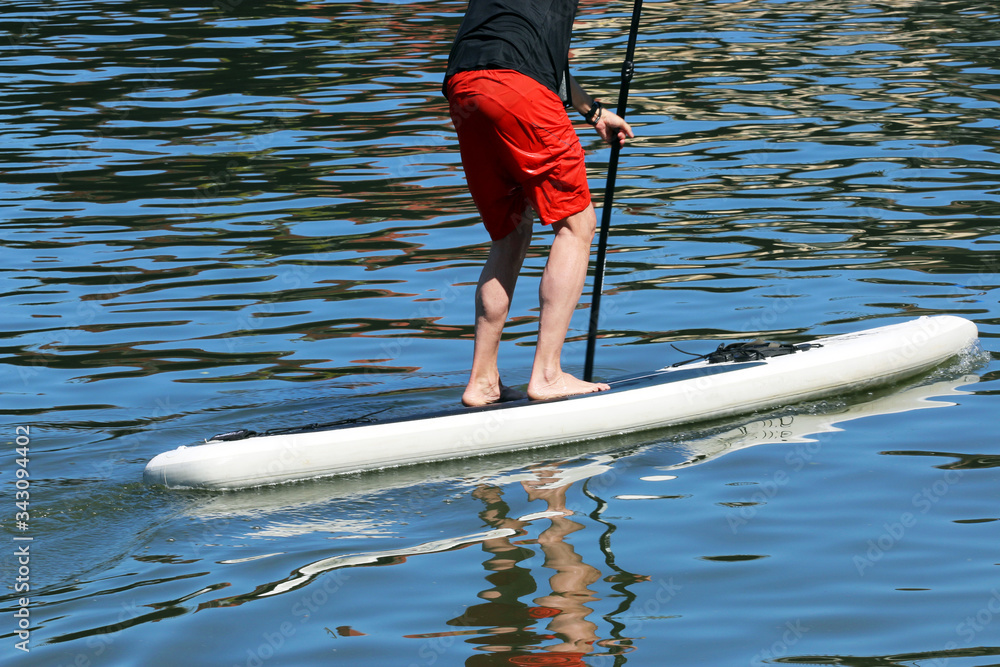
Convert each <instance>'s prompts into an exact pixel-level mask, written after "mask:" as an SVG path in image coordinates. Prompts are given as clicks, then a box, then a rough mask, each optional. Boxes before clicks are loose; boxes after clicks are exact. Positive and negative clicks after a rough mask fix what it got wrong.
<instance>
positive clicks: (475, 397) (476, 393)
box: [462, 382, 528, 408]
mask: <svg viewBox="0 0 1000 667" xmlns="http://www.w3.org/2000/svg"><path fill="white" fill-rule="evenodd" d="M527 397H528V395H527V394H525V393H524V392H523V391H519V390H517V389H514V388H513V387H508V386H506V385H505V384H503V383H502V382H501V383H500V388H499V390H494V389H493V388H487V389H485V390H483V389H480V388H476V387H473V386H472V385H471V384H470V385H469V386H468V387H466V388H465V393H464V394H462V405H464V406H466V407H470V408H474V407H481V406H483V405H490V404H492V403H506V402H507V401H519V400H521V399H523V398H527Z"/></svg>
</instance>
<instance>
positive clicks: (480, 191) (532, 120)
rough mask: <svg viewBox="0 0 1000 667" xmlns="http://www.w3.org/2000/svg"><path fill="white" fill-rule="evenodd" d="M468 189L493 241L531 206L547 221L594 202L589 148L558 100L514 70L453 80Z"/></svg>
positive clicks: (450, 84)
mask: <svg viewBox="0 0 1000 667" xmlns="http://www.w3.org/2000/svg"><path fill="white" fill-rule="evenodd" d="M448 101H449V104H450V111H451V119H452V121H453V122H454V123H455V130H456V131H457V132H458V143H459V146H460V148H461V151H462V165H463V166H464V167H465V178H466V180H467V181H468V184H469V192H471V193H472V199H473V201H475V202H476V206H477V207H478V208H479V215H480V216H482V218H483V223H485V225H486V229H487V231H489V233H490V238H492V239H493V240H494V241H497V240H500V239H502V238H503V237H505V236H507V235H508V234H509V233H510V232H512V231H513V230H514V228H515V227H517V225H518V224H519V223H520V222H521V217H522V215H523V213H524V210H525V206H526V205H527V204H530V205H531V207H532V208H533V209H534V210H535V212H536V213H537V214H538V218H539V219H540V220H541V221H542V223H543V224H546V225H549V224H552V223H553V222H557V221H559V220H563V219H564V218H568V217H569V216H571V215H573V214H575V213H579V212H580V211H582V210H584V209H585V208H587V206H588V205H589V204H590V188H589V187H588V185H587V171H586V168H585V166H584V162H583V160H584V156H583V147H581V146H580V139H579V138H578V137H577V136H576V131H575V130H574V129H573V124H572V123H571V122H570V120H569V117H568V116H567V115H566V109H565V108H564V107H563V104H562V102H561V101H560V100H559V96H558V95H556V94H555V93H553V92H552V91H551V90H549V89H548V88H546V87H545V86H543V85H542V84H541V83H539V82H537V81H535V80H534V79H532V78H531V77H529V76H525V75H524V74H520V73H519V72H515V71H513V70H477V71H471V72H459V73H458V74H455V75H454V76H452V77H451V78H450V79H449V80H448Z"/></svg>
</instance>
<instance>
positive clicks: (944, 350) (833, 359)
mask: <svg viewBox="0 0 1000 667" xmlns="http://www.w3.org/2000/svg"><path fill="white" fill-rule="evenodd" d="M977 336H978V332H977V330H976V326H975V324H973V323H972V322H970V321H968V320H966V319H963V318H960V317H955V316H951V315H941V316H933V317H921V318H918V319H915V320H910V321H907V322H902V323H899V324H891V325H888V326H883V327H878V328H874V329H868V330H864V331H859V332H856V333H850V334H842V335H838V336H831V337H827V338H821V339H817V340H815V341H811V342H810V343H808V344H802V345H799V346H797V347H798V348H799V349H797V351H795V352H793V353H790V354H784V355H781V356H772V357H767V358H755V359H751V360H747V361H722V362H716V363H712V362H710V361H709V360H699V361H695V362H693V363H687V364H683V365H679V366H671V367H667V368H663V369H660V370H658V371H653V372H650V373H646V374H642V375H637V376H631V377H627V378H622V379H620V380H612V381H609V384H611V386H612V388H611V390H610V391H605V392H600V393H596V394H587V395H584V396H575V397H572V398H567V399H561V400H555V401H528V400H524V401H514V402H510V403H501V404H498V405H493V406H488V407H486V408H460V409H456V410H451V411H447V412H441V413H435V414H430V415H424V416H417V417H412V418H407V419H396V420H386V421H384V422H375V423H359V424H344V425H340V426H337V427H333V428H330V429H327V430H315V431H307V432H291V433H280V434H274V435H256V436H254V437H245V438H242V439H237V440H231V441H226V440H210V441H208V442H206V443H205V444H201V445H195V446H190V447H179V448H178V449H175V450H172V451H169V452H164V453H163V454H160V455H158V456H156V457H155V458H153V459H152V460H151V461H150V462H149V463H148V464H147V465H146V469H145V473H144V479H145V481H146V482H147V483H151V484H163V485H166V486H168V487H171V488H204V489H239V488H246V487H253V486H263V485H268V484H279V483H282V482H291V481H298V480H304V479H312V478H317V477H327V476H332V475H341V474H347V473H355V472H361V471H366V470H375V469H381V468H388V467H394V466H403V465H412V464H416V463H424V462H429V461H439V460H445V459H456V458H463V457H470V456H480V455H485V454H494V453H499V452H506V451H513V450H517V449H528V448H534V447H544V446H549V445H555V444H561V443H567V442H574V441H580V440H588V439H593V438H600V437H604V436H609V435H615V434H621V433H627V432H630V431H639V430H643V429H650V428H657V427H664V426H673V425H678V424H686V423H691V422H697V421H703V420H708V419H716V418H720V417H726V416H729V415H735V414H743V413H750V412H753V411H755V410H762V409H767V408H774V407H778V406H783V405H790V404H793V403H798V402H801V401H806V400H812V399H816V398H821V397H824V396H830V395H833V394H838V393H844V392H848V391H855V390H858V389H862V388H867V387H873V386H877V385H881V384H887V383H891V382H894V381H896V380H900V379H902V378H905V377H909V376H912V375H916V374H918V373H921V372H923V371H926V370H928V369H930V368H933V367H934V366H937V365H939V364H941V363H942V362H944V361H946V360H948V359H949V358H951V357H953V356H954V355H956V354H958V353H960V352H962V351H963V350H965V349H966V348H968V347H970V346H972V345H973V344H974V343H975V341H976V339H977Z"/></svg>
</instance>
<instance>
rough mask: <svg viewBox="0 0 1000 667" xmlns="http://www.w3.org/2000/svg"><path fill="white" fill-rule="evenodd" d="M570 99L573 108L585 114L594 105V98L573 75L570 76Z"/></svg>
mask: <svg viewBox="0 0 1000 667" xmlns="http://www.w3.org/2000/svg"><path fill="white" fill-rule="evenodd" d="M569 99H570V102H571V103H572V104H573V108H574V109H576V110H577V111H578V112H580V113H581V114H583V115H584V116H586V115H587V112H588V111H590V107H592V106H593V105H594V98H593V97H591V96H590V94H588V93H587V91H585V90H584V89H583V88H582V87H581V86H580V84H579V83H577V81H576V79H574V78H573V77H572V76H571V77H570V78H569Z"/></svg>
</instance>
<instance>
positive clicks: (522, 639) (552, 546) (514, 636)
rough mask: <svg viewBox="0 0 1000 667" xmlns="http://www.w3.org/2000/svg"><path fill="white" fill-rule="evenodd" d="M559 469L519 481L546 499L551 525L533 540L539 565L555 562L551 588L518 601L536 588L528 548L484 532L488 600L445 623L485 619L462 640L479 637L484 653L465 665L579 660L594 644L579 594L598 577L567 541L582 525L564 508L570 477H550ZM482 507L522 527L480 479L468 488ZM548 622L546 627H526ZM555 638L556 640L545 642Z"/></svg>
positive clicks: (490, 517)
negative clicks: (479, 630)
mask: <svg viewBox="0 0 1000 667" xmlns="http://www.w3.org/2000/svg"><path fill="white" fill-rule="evenodd" d="M557 472H558V471H555V470H551V469H549V470H545V471H538V476H537V477H536V479H534V480H533V481H529V482H524V483H523V487H524V489H525V491H526V492H527V494H528V498H529V499H530V500H544V501H545V502H546V503H547V505H548V508H547V514H548V515H549V518H550V520H551V522H552V523H551V525H550V526H549V527H548V528H546V529H545V530H544V531H542V533H541V534H540V535H539V536H538V539H537V540H536V544H538V546H539V547H540V548H541V550H542V553H543V554H544V555H545V562H544V565H545V567H547V568H550V569H552V570H554V573H553V574H552V576H551V577H550V578H549V585H550V586H551V591H552V592H551V593H549V594H548V595H543V596H540V597H537V598H535V599H534V600H533V602H534V603H535V604H534V605H527V604H525V603H523V602H521V601H520V598H522V597H523V596H525V595H530V594H531V593H533V592H535V590H536V582H535V579H534V577H532V576H531V573H530V571H529V570H527V569H524V568H522V567H520V565H519V563H520V562H521V561H523V560H525V559H526V558H528V557H530V556H532V555H533V553H532V551H531V550H529V549H526V548H524V547H521V546H517V545H515V544H512V543H511V542H510V540H509V539H508V538H506V537H503V538H497V539H493V540H488V541H486V542H484V543H483V548H484V549H485V550H486V551H488V552H490V553H491V554H492V557H491V558H490V559H489V560H487V561H486V563H485V567H486V568H487V569H488V570H491V571H492V572H491V574H489V575H488V576H487V580H488V581H489V582H490V583H491V584H493V587H492V588H490V589H488V590H485V591H483V592H482V593H480V594H479V597H481V598H484V599H486V600H489V602H487V603H484V604H479V605H474V606H472V607H469V609H467V610H466V612H465V613H464V614H463V615H462V616H460V617H459V618H457V619H453V620H451V621H449V622H448V623H449V625H462V626H470V625H472V626H485V627H487V628H490V629H489V630H487V631H486V633H485V634H484V635H481V636H477V637H474V638H468V639H467V640H466V641H468V642H469V643H473V644H480V645H482V646H481V648H482V650H483V651H486V652H487V653H480V654H476V655H473V656H472V657H470V658H469V659H468V661H467V662H466V665H467V666H477V665H496V664H510V665H582V664H583V663H582V662H581V659H582V657H583V656H584V655H586V654H587V653H589V652H591V651H592V650H593V645H594V643H595V642H597V639H598V638H597V635H596V630H597V626H596V625H595V624H594V623H592V622H590V621H588V620H587V616H588V615H589V614H590V613H591V611H592V610H591V609H590V608H589V607H587V606H585V605H584V604H583V603H584V602H589V601H592V600H595V599H597V598H596V597H595V596H594V593H593V591H591V590H590V589H589V588H588V586H590V585H591V584H593V583H594V582H595V581H597V580H598V579H600V576H601V573H600V571H598V570H597V569H596V568H594V567H591V566H590V565H587V564H586V563H584V562H583V559H582V558H581V557H580V556H579V554H577V553H576V551H575V550H574V549H573V547H572V545H570V544H569V543H567V542H566V541H565V540H564V538H565V537H566V536H567V535H569V534H570V533H573V532H576V531H578V530H580V529H581V528H583V526H582V525H581V524H579V523H577V522H576V521H573V520H571V519H570V518H568V517H569V515H570V514H571V513H570V512H568V511H567V510H566V489H567V488H568V485H563V484H553V483H552V481H553V479H555V477H554V476H555V474H556V473H557ZM473 495H474V496H475V497H477V498H479V499H480V500H482V501H483V502H484V503H485V504H486V507H485V509H484V510H483V511H482V512H481V513H480V517H481V518H482V519H483V520H484V521H485V522H486V523H487V524H489V525H490V526H492V527H494V528H511V529H514V530H516V531H518V533H519V534H522V535H523V534H524V527H525V526H526V525H527V523H526V522H525V521H521V520H518V519H511V518H508V516H507V515H508V512H509V509H510V508H509V507H508V505H507V504H506V503H505V502H504V501H503V500H502V497H501V496H502V492H501V490H500V489H499V488H497V487H494V486H481V487H479V488H478V489H476V491H475V492H474V494H473ZM540 621H541V622H545V621H547V623H546V631H545V632H544V633H542V632H538V631H536V630H534V629H533V628H532V626H534V625H536V624H537V623H539V622H540ZM554 639H558V640H560V643H558V644H553V645H548V646H545V647H544V649H543V648H541V645H542V644H543V643H545V642H551V641H552V640H554Z"/></svg>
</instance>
